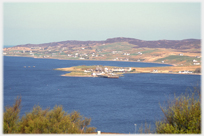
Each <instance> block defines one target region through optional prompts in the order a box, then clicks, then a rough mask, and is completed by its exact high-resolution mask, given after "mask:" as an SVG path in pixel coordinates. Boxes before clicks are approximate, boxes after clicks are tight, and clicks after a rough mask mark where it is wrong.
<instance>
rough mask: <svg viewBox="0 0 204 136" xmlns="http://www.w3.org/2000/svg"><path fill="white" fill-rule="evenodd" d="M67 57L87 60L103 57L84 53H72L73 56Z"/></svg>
mask: <svg viewBox="0 0 204 136" xmlns="http://www.w3.org/2000/svg"><path fill="white" fill-rule="evenodd" d="M67 56H68V57H73V58H78V57H79V59H88V58H89V57H99V56H104V55H103V54H102V55H98V54H96V53H91V54H86V53H74V54H67Z"/></svg>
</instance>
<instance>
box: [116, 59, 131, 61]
mask: <svg viewBox="0 0 204 136" xmlns="http://www.w3.org/2000/svg"><path fill="white" fill-rule="evenodd" d="M113 60H114V61H119V60H120V61H129V59H128V58H125V59H119V58H115V59H113Z"/></svg>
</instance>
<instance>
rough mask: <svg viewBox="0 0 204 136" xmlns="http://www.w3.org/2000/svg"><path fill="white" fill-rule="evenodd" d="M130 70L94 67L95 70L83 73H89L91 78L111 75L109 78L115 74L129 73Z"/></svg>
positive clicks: (125, 68)
mask: <svg viewBox="0 0 204 136" xmlns="http://www.w3.org/2000/svg"><path fill="white" fill-rule="evenodd" d="M131 70H132V69H131V68H127V67H124V68H107V67H101V66H96V68H95V69H87V70H84V72H85V73H88V72H91V75H92V76H100V75H111V76H117V74H116V73H117V72H130V71H131Z"/></svg>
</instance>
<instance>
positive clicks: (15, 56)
mask: <svg viewBox="0 0 204 136" xmlns="http://www.w3.org/2000/svg"><path fill="white" fill-rule="evenodd" d="M3 56H5V55H3ZM5 57H28V58H34V59H55V60H74V61H76V60H80V61H111V62H137V63H152V64H165V65H170V66H175V64H168V63H159V62H141V61H139V62H138V61H117V60H85V59H76V60H75V59H58V58H36V57H32V56H30V57H29V56H10V55H7V56H5ZM162 67H168V66H162Z"/></svg>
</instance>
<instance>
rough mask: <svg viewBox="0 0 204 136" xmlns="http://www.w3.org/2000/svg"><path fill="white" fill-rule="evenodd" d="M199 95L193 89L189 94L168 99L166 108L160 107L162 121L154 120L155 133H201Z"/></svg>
mask: <svg viewBox="0 0 204 136" xmlns="http://www.w3.org/2000/svg"><path fill="white" fill-rule="evenodd" d="M200 102H201V96H200V92H199V91H195V92H193V93H192V94H191V96H189V95H187V94H185V95H181V96H180V97H175V100H174V101H169V103H168V105H167V107H166V108H163V107H161V109H162V112H163V113H164V118H163V120H162V121H158V122H156V133H169V134H179V133H183V134H184V133H189V134H200V133H201V105H200Z"/></svg>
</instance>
